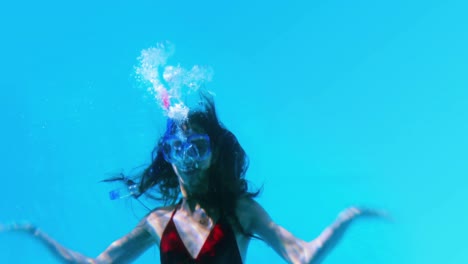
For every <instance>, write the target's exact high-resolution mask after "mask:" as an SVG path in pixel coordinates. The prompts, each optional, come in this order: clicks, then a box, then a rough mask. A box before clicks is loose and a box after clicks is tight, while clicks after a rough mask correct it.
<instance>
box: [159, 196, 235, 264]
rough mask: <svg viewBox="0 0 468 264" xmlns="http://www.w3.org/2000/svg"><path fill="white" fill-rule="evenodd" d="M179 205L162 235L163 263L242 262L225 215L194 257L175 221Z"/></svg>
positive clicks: (231, 263) (204, 263) (223, 263)
mask: <svg viewBox="0 0 468 264" xmlns="http://www.w3.org/2000/svg"><path fill="white" fill-rule="evenodd" d="M179 205H180V204H179ZM179 205H177V207H176V209H174V212H172V215H171V219H170V220H169V223H168V224H167V226H166V229H164V232H163V234H162V236H161V243H160V253H161V264H187V263H198V264H242V258H241V256H240V254H239V249H238V247H237V242H236V237H235V235H234V232H233V230H232V228H231V226H230V225H229V223H228V222H227V221H225V219H224V218H223V217H221V218H220V219H219V221H218V222H217V223H216V225H215V226H214V228H213V229H212V230H211V233H210V234H209V235H208V238H207V239H206V241H205V243H204V244H203V246H202V248H201V250H200V253H198V256H197V257H196V258H193V257H192V256H191V255H190V253H189V252H188V250H187V248H186V247H185V245H184V242H183V241H182V239H181V238H180V236H179V233H178V232H177V228H176V226H175V224H174V221H173V217H174V214H175V212H176V211H177V209H178V207H179Z"/></svg>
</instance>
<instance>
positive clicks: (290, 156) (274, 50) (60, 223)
mask: <svg viewBox="0 0 468 264" xmlns="http://www.w3.org/2000/svg"><path fill="white" fill-rule="evenodd" d="M467 8H468V5H467V4H466V2H465V1H461V0H447V1H443V2H442V1H401V0H396V1H377V2H376V1H364V0H362V1H359V0H358V1H336V0H335V1H289V2H288V3H280V2H278V3H275V2H271V1H244V0H241V1H202V2H201V1H185V2H183V1H166V2H161V1H98V2H96V1H86V0H85V1H80V2H73V3H72V2H69V1H51V0H49V1H47V0H46V1H39V2H38V1H27V2H14V3H13V2H8V3H7V2H5V3H2V4H0V25H2V26H1V36H2V41H1V42H0V58H1V62H0V73H1V74H0V87H1V90H0V91H1V98H2V103H1V104H0V110H1V113H2V114H1V115H0V117H1V121H2V124H3V126H2V129H1V130H0V143H1V148H0V158H1V161H2V162H1V164H2V167H3V168H2V178H1V179H2V187H3V188H2V191H1V192H0V200H1V201H2V202H1V203H0V222H11V221H13V220H24V221H31V222H34V223H36V224H37V225H39V226H40V227H42V229H43V230H45V231H47V232H48V233H49V234H50V235H52V236H53V237H54V238H56V239H57V240H59V241H60V242H62V243H63V244H65V245H67V246H68V247H70V248H72V249H75V250H77V251H80V252H83V253H84V254H87V255H91V256H95V255H97V254H99V253H100V252H101V251H102V250H103V249H105V248H106V247H107V246H108V245H109V244H110V243H111V242H112V241H114V240H115V239H117V238H118V237H120V236H122V235H124V234H125V233H126V232H128V231H129V230H131V228H132V227H133V226H135V224H136V223H137V222H138V219H139V218H140V217H142V216H143V215H144V214H145V210H144V209H143V208H141V207H140V206H139V205H138V204H137V203H131V202H130V201H110V200H109V199H108V196H107V195H108V191H109V190H110V189H111V188H112V186H109V185H105V184H100V183H98V181H99V180H101V179H103V178H106V177H109V176H110V175H112V174H113V173H118V172H129V171H131V170H132V169H133V168H135V167H137V166H139V165H142V164H145V163H147V162H148V161H149V158H150V152H151V150H152V147H153V145H154V144H155V142H156V140H157V138H158V137H159V135H161V133H162V132H163V129H164V119H163V116H162V115H161V111H160V109H159V108H158V106H157V104H156V103H154V102H153V101H152V100H151V98H149V95H148V93H147V92H146V91H145V89H144V87H142V86H141V84H139V83H138V82H137V81H136V79H135V68H134V66H135V65H136V64H137V59H136V58H137V57H138V56H139V54H140V51H141V50H142V49H145V48H148V47H151V46H154V45H156V43H158V42H161V41H170V42H171V43H173V44H174V45H175V47H176V52H175V55H174V56H173V57H172V58H171V63H172V64H178V63H180V64H181V65H183V66H186V67H191V66H192V65H195V64H199V65H207V66H209V67H211V68H213V70H214V77H213V81H212V82H210V83H208V85H207V88H208V89H210V90H212V91H213V92H215V93H216V98H215V101H216V104H217V108H218V112H219V115H220V118H221V120H222V121H223V123H224V124H225V125H226V126H227V127H228V128H229V129H231V130H232V131H233V132H234V133H235V134H236V135H237V136H238V138H239V140H240V142H241V144H242V145H243V146H244V148H245V149H246V151H247V153H248V154H249V156H250V161H251V163H250V164H251V166H250V169H249V171H248V174H247V177H248V178H249V179H250V180H251V181H252V182H253V183H254V184H255V185H256V186H260V185H262V184H264V191H263V193H262V195H261V197H260V198H259V199H258V201H259V202H260V203H261V204H262V205H263V206H264V207H265V209H266V210H267V211H268V212H269V213H270V215H271V216H272V217H273V219H274V220H275V221H276V222H277V223H279V224H281V225H282V226H284V227H285V228H287V229H289V230H290V231H291V232H293V233H294V234H295V235H297V236H298V237H300V238H303V239H306V240H310V239H313V238H314V237H315V236H316V235H318V234H319V232H320V231H321V230H322V229H323V228H324V227H325V226H326V225H327V224H329V223H330V222H331V221H332V220H333V219H334V217H335V216H336V215H337V213H338V212H339V211H340V210H341V209H343V208H345V207H347V206H349V205H354V204H357V205H366V206H370V207H375V208H382V209H386V210H388V211H390V212H391V213H392V215H393V216H394V218H395V219H396V221H395V223H393V224H389V223H385V222H379V221H362V222H359V223H356V224H355V225H354V226H352V227H351V229H350V230H349V232H348V233H347V234H346V236H345V237H344V239H343V241H342V243H341V244H340V245H339V246H338V247H337V248H336V249H335V250H334V251H333V252H332V253H331V254H330V256H329V257H328V258H327V260H326V261H325V262H324V263H327V264H333V263H363V264H365V263H369V264H370V263H383V264H385V263H408V264H410V263H411V264H414V263H468V256H467V254H466V253H464V251H465V247H466V245H464V244H466V243H465V238H466V236H467V235H468V228H467V226H466V223H467V222H468V206H467V205H466V201H467V200H468V194H467V192H466V189H467V187H468V181H467V174H468V165H467V164H468V163H467V162H466V160H467V156H468V153H467V149H468V138H467V136H466V135H468V125H467V122H466V120H467V118H468V104H467V102H468V90H467V87H468V78H467V77H466V71H467V68H468V52H467V49H466V47H467V46H468V33H467V31H466V28H467V25H468V17H467V16H466V11H467ZM158 261H159V257H158V250H157V249H151V250H149V251H148V252H147V253H146V254H145V255H144V256H142V257H141V259H139V260H138V261H137V262H136V263H158ZM0 263H56V262H54V259H53V258H51V255H50V254H49V253H48V252H47V251H46V250H45V249H44V248H43V247H42V246H41V245H39V244H37V243H36V242H35V241H32V240H30V239H28V238H27V237H26V236H21V235H5V234H1V235H0ZM247 263H283V262H282V260H281V259H280V258H279V257H278V256H277V255H276V254H275V253H274V252H273V251H272V250H271V249H270V248H268V247H267V246H265V245H263V244H262V242H259V241H254V242H252V244H251V247H250V249H249V252H248V258H247Z"/></svg>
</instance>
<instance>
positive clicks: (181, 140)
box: [163, 126, 212, 191]
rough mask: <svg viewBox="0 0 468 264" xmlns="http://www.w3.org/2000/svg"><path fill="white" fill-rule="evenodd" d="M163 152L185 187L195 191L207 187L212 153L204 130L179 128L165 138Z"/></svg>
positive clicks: (186, 127)
mask: <svg viewBox="0 0 468 264" xmlns="http://www.w3.org/2000/svg"><path fill="white" fill-rule="evenodd" d="M163 152H164V156H165V159H166V160H167V161H168V162H169V163H171V165H172V168H173V169H174V172H175V173H176V175H177V176H178V177H179V180H180V181H181V183H182V184H183V185H184V186H185V187H188V188H190V189H192V191H193V190H195V189H203V186H206V185H207V171H208V169H209V168H210V166H211V161H212V153H211V142H210V138H209V137H208V135H207V134H206V133H205V131H204V130H202V129H201V128H199V127H197V126H191V127H188V126H182V127H181V128H178V129H177V130H176V132H175V133H173V134H172V135H171V136H168V137H166V138H165V143H164V146H163Z"/></svg>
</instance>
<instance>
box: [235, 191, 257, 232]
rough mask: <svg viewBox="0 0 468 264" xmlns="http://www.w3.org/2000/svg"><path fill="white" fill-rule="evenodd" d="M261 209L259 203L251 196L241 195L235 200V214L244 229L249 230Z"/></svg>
mask: <svg viewBox="0 0 468 264" xmlns="http://www.w3.org/2000/svg"><path fill="white" fill-rule="evenodd" d="M261 210H262V207H261V205H260V204H259V203H258V202H257V201H255V200H254V199H253V198H251V197H248V196H243V197H240V198H239V199H238V200H237V205H236V215H237V218H238V219H239V223H240V224H241V225H242V227H243V228H244V230H246V231H247V232H251V230H252V225H253V224H254V221H255V219H256V218H257V217H258V214H259V212H260V211H261Z"/></svg>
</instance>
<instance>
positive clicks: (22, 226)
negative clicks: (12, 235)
mask: <svg viewBox="0 0 468 264" xmlns="http://www.w3.org/2000/svg"><path fill="white" fill-rule="evenodd" d="M36 230H37V228H36V226H35V225H33V224H31V223H17V222H15V223H12V224H0V232H10V231H25V232H28V233H34V232H36Z"/></svg>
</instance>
